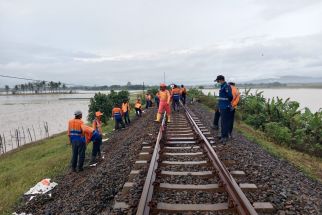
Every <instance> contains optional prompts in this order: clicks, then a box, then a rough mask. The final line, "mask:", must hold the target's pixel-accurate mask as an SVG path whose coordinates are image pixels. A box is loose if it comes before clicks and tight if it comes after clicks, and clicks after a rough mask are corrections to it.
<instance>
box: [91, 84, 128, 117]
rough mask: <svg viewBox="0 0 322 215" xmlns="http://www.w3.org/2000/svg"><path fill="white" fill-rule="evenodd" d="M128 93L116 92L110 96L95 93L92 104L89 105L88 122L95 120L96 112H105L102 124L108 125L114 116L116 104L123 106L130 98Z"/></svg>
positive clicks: (112, 92)
mask: <svg viewBox="0 0 322 215" xmlns="http://www.w3.org/2000/svg"><path fill="white" fill-rule="evenodd" d="M129 95H130V94H129V92H128V91H124V90H122V91H120V92H118V93H117V92H115V91H113V90H112V91H111V93H110V94H103V93H95V95H94V97H93V98H91V100H90V104H89V105H88V107H89V110H88V120H89V121H92V120H94V118H95V112H96V111H101V112H103V116H102V122H103V123H106V122H107V120H108V119H109V118H110V117H111V115H112V109H113V107H114V105H115V104H119V105H121V104H122V102H123V101H124V100H125V99H128V98H129Z"/></svg>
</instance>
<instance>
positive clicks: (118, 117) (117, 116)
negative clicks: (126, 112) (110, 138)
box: [112, 104, 125, 130]
mask: <svg viewBox="0 0 322 215" xmlns="http://www.w3.org/2000/svg"><path fill="white" fill-rule="evenodd" d="M112 117H113V118H114V120H115V130H118V129H119V128H120V124H121V125H122V128H125V125H124V122H123V119H122V117H123V112H122V109H121V108H120V107H119V105H118V104H115V105H114V108H113V110H112Z"/></svg>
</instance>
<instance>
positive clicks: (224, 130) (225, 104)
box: [215, 75, 233, 144]
mask: <svg viewBox="0 0 322 215" xmlns="http://www.w3.org/2000/svg"><path fill="white" fill-rule="evenodd" d="M215 81H216V82H217V83H219V84H220V90H219V98H218V106H219V112H220V117H221V142H222V143H223V144H226V143H227V140H228V134H229V128H230V121H231V117H232V106H231V101H232V99H233V94H232V91H231V87H230V86H229V85H228V84H227V82H226V81H225V77H224V76H222V75H218V76H217V78H216V80H215Z"/></svg>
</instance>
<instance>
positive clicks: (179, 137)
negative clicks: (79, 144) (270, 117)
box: [132, 107, 273, 215]
mask: <svg viewBox="0 0 322 215" xmlns="http://www.w3.org/2000/svg"><path fill="white" fill-rule="evenodd" d="M172 118H173V119H172V122H171V123H169V124H167V123H165V115H164V117H163V121H162V124H161V126H160V130H159V133H158V137H157V141H156V143H155V145H154V149H153V151H152V150H150V151H149V152H142V153H145V154H147V153H149V155H150V156H149V161H147V162H143V161H137V162H138V164H140V162H141V163H147V164H146V165H147V168H148V171H147V176H146V179H145V183H144V186H143V190H142V194H141V198H140V201H139V203H138V205H137V210H136V214H137V215H142V214H144V215H146V214H171V213H187V214H199V213H208V214H209V213H210V214H252V215H253V214H257V213H258V212H265V213H266V212H270V211H272V210H273V206H272V205H271V204H270V203H266V202H253V203H251V202H250V201H249V200H248V199H247V198H246V195H245V192H251V191H253V190H256V188H257V187H256V185H255V184H249V183H237V182H236V180H235V178H237V177H243V175H244V174H245V173H244V172H243V171H238V170H234V171H232V170H230V171H229V170H228V168H227V167H226V166H225V164H224V162H222V161H220V159H219V157H218V156H217V154H216V152H215V150H214V147H213V145H214V141H215V140H214V138H213V137H212V136H211V134H210V132H209V130H208V129H207V128H206V127H205V126H203V124H202V122H201V121H200V120H199V119H198V118H197V117H196V116H195V115H194V114H193V113H192V112H191V111H190V110H189V109H188V108H187V107H181V110H180V112H176V113H173V114H172ZM148 147H151V146H148ZM143 148H144V147H143ZM142 153H140V154H142ZM134 171H137V170H134ZM136 173H138V172H136ZM132 207H133V206H132Z"/></svg>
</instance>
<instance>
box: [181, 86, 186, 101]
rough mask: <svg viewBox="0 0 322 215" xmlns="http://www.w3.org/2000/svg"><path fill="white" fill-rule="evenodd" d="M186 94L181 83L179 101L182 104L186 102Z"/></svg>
mask: <svg viewBox="0 0 322 215" xmlns="http://www.w3.org/2000/svg"><path fill="white" fill-rule="evenodd" d="M186 96H187V89H186V88H185V86H184V85H181V101H182V104H183V105H185V104H186Z"/></svg>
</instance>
